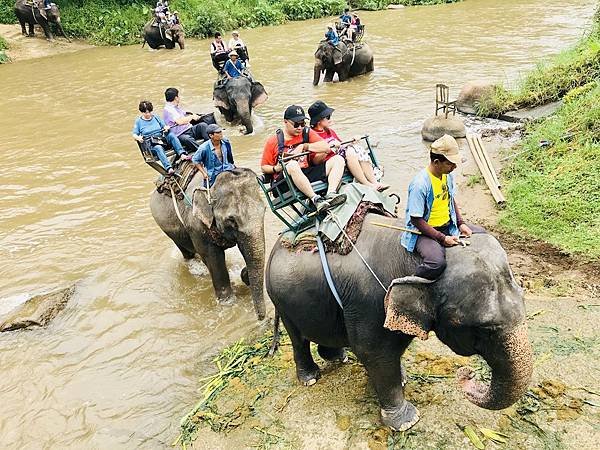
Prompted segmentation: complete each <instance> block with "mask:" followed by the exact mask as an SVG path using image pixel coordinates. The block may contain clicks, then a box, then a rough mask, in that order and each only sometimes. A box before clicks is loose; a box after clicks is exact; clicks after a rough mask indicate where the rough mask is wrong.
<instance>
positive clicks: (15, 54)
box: [0, 24, 93, 62]
mask: <svg viewBox="0 0 600 450" xmlns="http://www.w3.org/2000/svg"><path fill="white" fill-rule="evenodd" d="M0 36H2V37H3V38H4V39H6V41H7V42H8V46H9V48H8V50H7V51H6V54H7V55H8V56H9V57H10V59H11V60H12V61H13V62H15V61H23V60H26V59H33V58H42V57H45V56H54V55H58V54H61V53H70V52H76V51H79V50H85V49H88V48H92V47H93V45H90V44H88V43H86V42H83V41H76V40H72V41H71V42H68V41H67V40H66V39H65V38H63V37H57V38H55V39H54V41H52V42H48V41H47V40H46V37H45V36H44V32H43V31H42V29H41V28H40V27H39V26H36V27H35V37H33V38H30V37H27V36H23V35H22V34H21V26H20V25H18V24H17V25H4V24H0Z"/></svg>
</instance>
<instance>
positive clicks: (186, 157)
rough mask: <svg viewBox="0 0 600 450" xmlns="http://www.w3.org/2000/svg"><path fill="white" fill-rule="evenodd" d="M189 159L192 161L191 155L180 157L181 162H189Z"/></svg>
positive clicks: (185, 154)
mask: <svg viewBox="0 0 600 450" xmlns="http://www.w3.org/2000/svg"><path fill="white" fill-rule="evenodd" d="M190 159H192V155H188V154H187V153H184V154H183V155H181V160H182V161H189V160H190Z"/></svg>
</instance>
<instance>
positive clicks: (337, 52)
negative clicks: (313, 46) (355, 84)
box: [313, 41, 347, 86]
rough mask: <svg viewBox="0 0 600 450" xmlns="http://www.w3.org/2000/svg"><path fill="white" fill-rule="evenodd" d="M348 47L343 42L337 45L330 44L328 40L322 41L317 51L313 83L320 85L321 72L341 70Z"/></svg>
mask: <svg viewBox="0 0 600 450" xmlns="http://www.w3.org/2000/svg"><path fill="white" fill-rule="evenodd" d="M346 50H347V47H346V44H344V43H343V42H340V43H338V45H337V47H334V46H333V45H331V44H329V43H328V42H327V41H321V42H320V43H319V46H318V47H317V51H316V52H315V65H314V77H313V85H315V86H316V85H318V84H319V80H320V78H321V72H323V71H325V70H328V71H331V72H332V73H333V71H339V70H340V69H341V68H342V66H343V64H342V62H343V59H344V55H345V53H346Z"/></svg>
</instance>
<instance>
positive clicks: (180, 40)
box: [170, 24, 185, 50]
mask: <svg viewBox="0 0 600 450" xmlns="http://www.w3.org/2000/svg"><path fill="white" fill-rule="evenodd" d="M170 31H171V37H172V38H173V47H174V46H175V44H179V48H180V49H181V50H183V49H184V48H185V34H184V32H183V27H182V26H181V24H175V25H173V26H172V27H171V28H170Z"/></svg>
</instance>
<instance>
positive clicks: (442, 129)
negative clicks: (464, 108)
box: [421, 114, 466, 142]
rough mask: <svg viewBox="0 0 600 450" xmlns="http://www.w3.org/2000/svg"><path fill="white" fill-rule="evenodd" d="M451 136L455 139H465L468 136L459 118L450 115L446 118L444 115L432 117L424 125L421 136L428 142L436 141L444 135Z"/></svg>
mask: <svg viewBox="0 0 600 450" xmlns="http://www.w3.org/2000/svg"><path fill="white" fill-rule="evenodd" d="M445 134H449V135H450V136H452V137H453V138H464V137H465V136H466V129H465V124H464V123H463V121H462V119H460V118H459V117H458V116H452V115H449V116H448V118H447V119H446V118H444V114H441V115H439V116H434V117H430V118H429V119H427V120H426V121H425V123H423V128H422V129H421V136H423V139H425V140H426V141H432V142H433V141H435V140H436V139H439V138H441V137H442V136H443V135H445Z"/></svg>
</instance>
